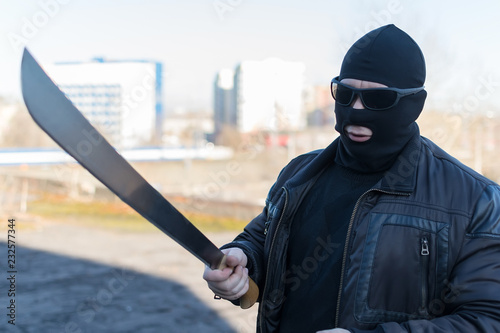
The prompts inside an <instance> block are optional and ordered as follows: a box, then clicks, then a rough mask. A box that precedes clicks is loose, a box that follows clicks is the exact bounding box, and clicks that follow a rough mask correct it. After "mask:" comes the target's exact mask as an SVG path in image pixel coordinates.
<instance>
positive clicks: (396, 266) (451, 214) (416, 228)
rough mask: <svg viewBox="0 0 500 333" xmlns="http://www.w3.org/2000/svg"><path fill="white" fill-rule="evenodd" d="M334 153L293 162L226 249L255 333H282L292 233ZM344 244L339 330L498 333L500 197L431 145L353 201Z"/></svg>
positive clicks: (418, 142) (412, 145) (415, 146)
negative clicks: (241, 278) (237, 261)
mask: <svg viewBox="0 0 500 333" xmlns="http://www.w3.org/2000/svg"><path fill="white" fill-rule="evenodd" d="M336 147H337V141H334V142H333V143H332V144H331V145H330V146H328V147H327V148H325V149H324V150H318V151H314V152H311V153H308V154H305V155H302V156H299V157H297V158H295V159H294V160H292V161H291V162H290V163H289V164H288V165H287V166H286V167H285V168H284V169H283V170H282V171H281V173H280V175H279V177H278V179H277V181H276V183H275V184H274V185H273V187H272V188H271V190H270V192H269V195H268V198H267V200H266V207H265V208H264V210H263V212H262V213H261V214H260V215H259V216H257V217H256V218H255V219H253V220H252V221H251V222H250V223H249V224H248V225H247V226H246V227H245V230H244V231H243V232H242V233H241V234H240V235H239V236H238V237H237V238H236V239H235V240H234V241H233V242H232V243H230V244H227V245H225V246H224V248H228V247H234V246H236V247H240V248H242V249H243V251H244V252H245V253H246V254H247V256H248V268H249V271H250V275H251V277H252V279H254V281H256V283H257V284H258V286H259V288H260V292H261V293H260V296H259V302H260V303H259V315H258V319H257V331H258V332H262V333H264V332H273V331H275V330H276V328H277V327H279V322H280V310H281V308H282V305H283V301H284V295H283V294H284V293H283V291H284V290H285V288H284V283H285V272H286V253H287V246H288V241H287V240H288V236H289V230H290V224H291V222H292V221H293V217H294V214H295V211H296V209H297V207H298V206H299V204H300V202H301V200H302V198H304V196H306V195H307V193H308V191H309V189H310V188H311V186H312V184H314V181H315V179H316V178H317V177H318V175H319V173H320V171H321V170H322V169H323V168H324V167H325V165H326V164H327V163H328V162H331V160H332V159H333V157H334V156H335V153H336ZM295 223H306V222H305V221H301V222H298V221H296V222H295ZM346 237H347V238H346V245H345V248H344V252H343V265H342V277H341V283H340V285H339V298H338V299H336V300H333V299H332V302H337V309H338V310H337V313H336V314H332V316H335V318H336V323H337V327H341V328H345V329H349V330H351V331H352V332H365V330H366V331H367V332H368V331H369V332H464V333H471V332H500V188H499V186H498V185H497V184H495V183H494V182H492V181H490V180H488V179H486V178H485V177H483V176H481V175H479V174H478V173H476V172H474V171H473V170H471V169H469V168H468V167H466V166H464V165H463V164H461V163H460V162H458V161H457V160H456V159H454V158H453V157H451V156H450V155H448V154H447V153H445V152H444V151H443V150H441V149H440V148H439V147H437V146H436V145H435V144H434V143H432V142H431V141H430V140H428V139H425V138H422V137H420V136H419V135H417V136H415V137H414V138H413V139H412V140H411V141H410V142H409V143H408V145H407V146H406V147H405V149H404V150H403V152H402V153H401V154H400V156H399V157H398V159H397V161H396V162H395V163H394V165H393V166H392V167H391V168H390V169H389V170H388V171H387V172H386V173H385V175H384V177H383V178H382V179H381V180H380V181H379V182H378V183H377V184H376V185H375V186H374V187H373V188H372V189H370V190H368V191H367V192H365V193H364V194H363V195H362V196H361V197H360V198H359V199H358V201H357V203H356V206H355V208H354V211H353V213H352V217H351V221H350V224H349V229H348V233H347V236H346ZM324 241H325V246H328V244H327V242H328V240H327V239H326V240H324ZM297 315H299V316H300V314H297ZM304 320H307V318H304Z"/></svg>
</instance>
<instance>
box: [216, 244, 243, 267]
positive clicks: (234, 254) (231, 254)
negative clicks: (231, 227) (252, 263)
mask: <svg viewBox="0 0 500 333" xmlns="http://www.w3.org/2000/svg"><path fill="white" fill-rule="evenodd" d="M222 252H223V253H224V254H226V265H228V266H230V267H236V266H238V265H241V266H243V267H245V266H246V265H247V256H246V255H245V253H244V252H243V250H241V249H240V248H237V247H233V248H229V249H224V250H222Z"/></svg>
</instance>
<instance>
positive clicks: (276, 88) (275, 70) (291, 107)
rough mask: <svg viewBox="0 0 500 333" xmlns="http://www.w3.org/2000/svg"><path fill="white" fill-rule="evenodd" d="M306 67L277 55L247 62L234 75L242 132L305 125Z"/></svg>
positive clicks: (242, 63) (237, 109) (274, 129)
mask: <svg viewBox="0 0 500 333" xmlns="http://www.w3.org/2000/svg"><path fill="white" fill-rule="evenodd" d="M304 72H305V66H304V64H302V63H300V62H287V61H283V60H281V59H277V58H269V59H266V60H263V61H243V62H241V63H240V64H239V65H238V66H237V67H236V70H235V74H234V87H233V89H234V98H235V110H236V124H237V128H238V130H239V131H240V132H241V133H249V132H253V131H262V130H268V131H281V130H299V129H302V128H304V127H305V123H306V121H305V113H304V110H303V99H302V94H303V86H304Z"/></svg>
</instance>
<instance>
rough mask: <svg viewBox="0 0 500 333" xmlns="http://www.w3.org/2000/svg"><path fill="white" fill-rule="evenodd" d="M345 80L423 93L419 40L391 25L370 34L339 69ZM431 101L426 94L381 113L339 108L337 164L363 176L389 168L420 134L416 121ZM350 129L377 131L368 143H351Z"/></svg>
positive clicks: (418, 95)
mask: <svg viewBox="0 0 500 333" xmlns="http://www.w3.org/2000/svg"><path fill="white" fill-rule="evenodd" d="M345 78H350V79H357V80H362V81H371V82H378V83H382V84H384V85H386V86H388V87H395V88H418V87H422V86H423V85H424V82H425V60H424V57H423V54H422V52H421V50H420V48H419V47H418V45H417V44H416V43H415V41H414V40H413V39H412V38H411V37H410V36H408V35H407V34H406V33H405V32H404V31H402V30H400V29H399V28H397V27H396V26H394V25H392V24H390V25H387V26H383V27H381V28H378V29H375V30H373V31H371V32H369V33H367V34H366V35H365V36H363V37H361V38H360V39H359V40H358V41H357V42H356V43H354V44H353V45H352V46H351V48H350V49H349V51H347V54H346V55H345V57H344V61H343V62H342V67H341V70H340V78H339V79H340V80H342V79H345ZM426 96H427V93H426V92H425V91H424V90H422V91H421V92H419V93H417V94H415V95H410V96H405V97H403V98H401V99H400V100H399V102H398V104H396V105H395V106H394V107H392V108H390V109H387V110H382V111H374V110H368V109H354V108H352V106H342V105H339V104H338V103H335V116H336V120H337V122H336V125H335V129H336V130H337V131H338V132H339V133H340V142H339V149H338V153H337V156H336V158H335V159H336V162H337V163H339V164H341V165H344V166H346V167H348V168H351V169H354V170H357V171H360V172H377V171H384V170H386V169H388V168H389V167H390V166H391V165H392V164H393V162H394V161H395V159H396V158H397V156H398V154H399V153H400V152H401V151H402V150H403V148H404V146H405V145H406V144H407V143H408V141H409V140H410V139H411V138H412V137H413V136H414V135H415V134H416V133H418V126H417V124H416V123H415V120H416V119H417V118H418V116H419V115H420V113H421V111H422V109H423V107H424V102H425V98H426ZM347 125H358V126H364V127H367V128H369V129H370V130H371V131H372V132H373V134H372V137H371V138H370V139H369V140H368V141H365V142H355V141H352V140H351V139H349V137H348V136H347V135H346V133H345V132H344V131H345V127H346V126H347Z"/></svg>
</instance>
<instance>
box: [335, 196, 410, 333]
mask: <svg viewBox="0 0 500 333" xmlns="http://www.w3.org/2000/svg"><path fill="white" fill-rule="evenodd" d="M370 192H381V193H384V194H392V195H406V196H409V195H410V193H405V192H389V191H384V190H380V189H373V188H372V189H369V190H368V191H366V192H365V193H363V194H361V196H360V197H359V198H358V201H356V204H355V205H354V209H353V211H352V214H351V219H350V220H349V226H348V227H347V236H346V239H345V244H344V253H343V255H342V269H341V270H340V283H339V293H338V296H337V308H336V310H335V327H338V326H339V319H340V318H339V317H340V302H341V300H342V288H343V287H344V272H345V264H346V261H347V249H348V248H349V241H350V238H351V230H352V226H353V223H354V216H356V212H357V210H358V207H359V204H360V202H361V199H362V198H363V197H364V196H365V195H366V194H368V193H370Z"/></svg>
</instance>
